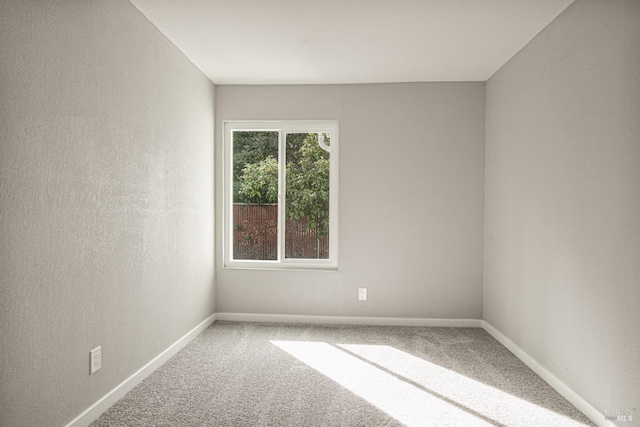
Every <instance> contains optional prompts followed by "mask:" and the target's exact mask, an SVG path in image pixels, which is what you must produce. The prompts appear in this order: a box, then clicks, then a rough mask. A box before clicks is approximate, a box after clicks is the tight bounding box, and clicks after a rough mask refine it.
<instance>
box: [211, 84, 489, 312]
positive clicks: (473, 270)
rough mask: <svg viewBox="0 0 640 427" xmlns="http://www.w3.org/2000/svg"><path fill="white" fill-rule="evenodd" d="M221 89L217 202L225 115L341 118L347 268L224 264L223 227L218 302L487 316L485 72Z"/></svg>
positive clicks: (225, 307)
mask: <svg viewBox="0 0 640 427" xmlns="http://www.w3.org/2000/svg"><path fill="white" fill-rule="evenodd" d="M216 89H217V92H216V118H217V122H216V138H217V139H216V162H217V165H218V167H217V168H216V188H217V190H218V191H217V192H216V194H217V199H216V203H217V206H221V203H222V198H221V197H222V167H221V161H222V157H221V154H222V153H221V146H222V138H220V136H221V129H222V121H223V120H237V119H337V120H339V124H340V206H339V208H340V239H339V243H340V250H339V271H338V272H331V271H313V272H312V271H265V270H237V269H223V268H220V267H221V255H222V241H221V237H222V233H216V239H217V240H216V248H217V249H218V256H217V257H216V259H217V263H218V268H217V269H216V278H217V281H216V286H217V311H218V312H234V313H268V314H301V315H302V314H306V315H330V316H391V317H420V318H473V319H479V318H480V316H481V314H482V239H483V197H484V196H483V191H484V190H483V188H484V182H483V181H484V103H485V97H484V89H485V88H484V83H416V84H365V85H322V86H217V88H216ZM221 213H222V210H221V209H218V210H217V211H216V227H217V230H222V223H221ZM358 287H366V288H368V290H369V295H368V301H367V302H366V303H362V302H358V301H357V288H358Z"/></svg>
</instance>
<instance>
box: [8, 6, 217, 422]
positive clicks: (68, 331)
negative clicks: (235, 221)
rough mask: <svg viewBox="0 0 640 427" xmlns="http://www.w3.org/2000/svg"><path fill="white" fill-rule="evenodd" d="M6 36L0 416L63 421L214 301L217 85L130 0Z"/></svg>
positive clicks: (12, 24) (18, 16) (21, 12)
mask: <svg viewBox="0 0 640 427" xmlns="http://www.w3.org/2000/svg"><path fill="white" fill-rule="evenodd" d="M0 46H1V47H0V49H1V51H2V62H1V65H0V84H1V91H0V141H1V145H0V167H1V169H0V170H1V172H0V280H1V284H0V425H2V426H56V425H64V424H65V423H67V422H69V421H70V420H71V419H73V418H74V417H75V416H77V415H78V414H80V413H81V412H82V411H83V410H85V409H86V408H87V407H88V406H89V405H91V404H92V403H94V402H95V401H96V400H98V399H99V398H100V397H102V396H103V395H105V394H106V393H107V392H108V391H110V390H111V389H112V388H113V387H115V386H116V385H118V384H119V383H120V382H122V381H123V380H125V379H126V378H127V377H128V376H129V375H131V374H133V373H134V372H135V371H136V370H138V369H139V368H141V367H142V366H143V365H144V364H145V363H147V362H149V361H150V360H151V359H152V358H153V357H155V356H157V355H158V354H159V353H160V352H161V351H163V350H165V349H166V348H167V347H168V346H169V345H171V344H172V343H173V342H175V341H176V340H177V339H178V338H180V337H181V336H183V335H184V334H185V333H187V332H188V331H189V330H191V329H192V328H193V327H194V326H196V325H197V324H198V323H200V322H201V321H202V320H204V319H205V318H206V317H207V316H208V315H210V314H211V313H212V312H213V310H214V287H213V280H214V277H213V275H214V272H213V262H212V259H213V226H212V218H213V184H212V182H213V143H212V140H213V110H214V109H213V93H214V87H213V85H212V84H211V83H210V81H209V80H208V79H206V78H205V77H204V76H203V75H202V74H201V73H200V72H199V71H198V70H197V69H196V68H195V67H194V66H193V65H192V64H191V63H190V62H189V61H188V60H186V59H185V57H184V56H183V55H182V54H181V53H180V52H179V51H178V50H177V49H176V48H175V47H174V46H173V45H172V44H170V43H169V42H168V41H167V40H166V39H165V37H164V36H162V35H161V34H160V33H159V32H158V31H157V30H156V29H155V28H154V27H153V26H152V25H151V24H150V23H149V22H148V21H147V20H146V19H145V18H144V17H143V15H142V14H141V13H140V12H138V10H137V9H135V8H134V7H133V6H132V5H131V4H130V3H129V2H127V1H125V0H112V1H102V0H73V1H70V0H64V1H62V0H61V1H46V2H44V1H25V0H15V1H14V0H10V1H7V0H4V1H2V3H1V6H0ZM98 345H101V346H102V356H103V366H102V370H100V371H98V372H97V373H96V374H94V375H91V376H89V350H90V349H92V348H94V347H96V346H98Z"/></svg>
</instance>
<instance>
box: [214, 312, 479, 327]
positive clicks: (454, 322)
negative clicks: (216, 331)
mask: <svg viewBox="0 0 640 427" xmlns="http://www.w3.org/2000/svg"><path fill="white" fill-rule="evenodd" d="M216 320H227V321H233V322H270V323H303V324H316V325H370V326H431V327H448V328H452V327H458V328H481V327H482V320H480V319H421V318H404V317H351V316H307V315H296V314H257V313H216Z"/></svg>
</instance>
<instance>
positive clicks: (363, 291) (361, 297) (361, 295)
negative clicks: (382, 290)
mask: <svg viewBox="0 0 640 427" xmlns="http://www.w3.org/2000/svg"><path fill="white" fill-rule="evenodd" d="M366 300H367V288H358V301H366Z"/></svg>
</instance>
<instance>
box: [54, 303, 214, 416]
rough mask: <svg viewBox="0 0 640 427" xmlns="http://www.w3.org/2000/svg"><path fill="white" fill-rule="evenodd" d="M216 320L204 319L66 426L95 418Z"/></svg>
mask: <svg viewBox="0 0 640 427" xmlns="http://www.w3.org/2000/svg"><path fill="white" fill-rule="evenodd" d="M215 321H216V315H215V314H212V315H211V316H209V317H207V318H206V319H204V320H203V321H202V322H200V324H199V325H198V326H196V327H195V328H193V329H192V330H190V331H189V332H187V334H186V335H184V336H183V337H182V338H180V339H179V340H178V341H176V342H175V343H173V344H172V345H171V346H170V347H169V348H167V349H166V350H165V351H163V352H162V353H160V354H159V355H157V356H156V357H155V358H154V359H153V360H151V361H150V362H149V363H147V364H146V365H144V366H143V367H142V368H140V369H139V370H138V371H137V372H136V373H134V374H133V375H131V376H130V377H129V378H127V379H126V380H124V381H123V382H121V383H120V384H119V385H118V386H116V388H114V389H113V390H111V391H110V392H109V393H107V394H105V395H104V396H103V397H102V398H101V399H100V400H98V401H97V402H96V403H94V404H93V405H91V406H90V407H89V408H87V410H86V411H84V412H83V413H81V414H80V415H78V416H77V417H76V418H75V419H74V420H73V421H71V422H70V423H69V424H67V425H66V427H85V426H88V425H89V424H91V422H92V421H94V420H96V419H97V418H98V417H99V416H100V415H102V413H103V412H105V411H106V410H107V409H109V408H110V407H111V406H112V405H113V404H114V403H116V402H117V401H118V399H120V398H121V397H122V396H124V395H125V394H127V393H128V392H129V391H131V389H133V388H134V387H135V386H137V385H138V384H139V383H140V382H142V380H144V379H145V378H146V377H147V376H149V374H151V373H152V372H153V371H155V370H156V369H158V368H159V367H160V366H161V365H162V364H163V363H164V362H166V361H167V360H169V358H171V356H173V355H174V354H176V353H177V352H179V351H180V350H182V348H183V347H184V346H186V345H187V344H189V343H190V342H191V341H192V340H193V339H194V338H195V337H197V336H198V335H199V334H200V332H202V331H204V330H205V329H207V327H208V326H209V325H211V324H212V323H213V322H215Z"/></svg>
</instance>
